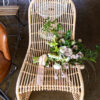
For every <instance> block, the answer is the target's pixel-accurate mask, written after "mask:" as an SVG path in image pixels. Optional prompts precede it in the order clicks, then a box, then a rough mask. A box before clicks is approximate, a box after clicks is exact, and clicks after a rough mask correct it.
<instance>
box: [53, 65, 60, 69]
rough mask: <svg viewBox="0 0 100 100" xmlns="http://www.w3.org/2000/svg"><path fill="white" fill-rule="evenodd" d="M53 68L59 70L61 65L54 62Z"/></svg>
mask: <svg viewBox="0 0 100 100" xmlns="http://www.w3.org/2000/svg"><path fill="white" fill-rule="evenodd" d="M53 68H54V69H56V70H59V69H61V65H60V64H57V63H55V64H54V65H53Z"/></svg>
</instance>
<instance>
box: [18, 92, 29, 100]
mask: <svg viewBox="0 0 100 100" xmlns="http://www.w3.org/2000/svg"><path fill="white" fill-rule="evenodd" d="M30 95H31V92H26V93H22V94H19V95H17V100H29V98H30Z"/></svg>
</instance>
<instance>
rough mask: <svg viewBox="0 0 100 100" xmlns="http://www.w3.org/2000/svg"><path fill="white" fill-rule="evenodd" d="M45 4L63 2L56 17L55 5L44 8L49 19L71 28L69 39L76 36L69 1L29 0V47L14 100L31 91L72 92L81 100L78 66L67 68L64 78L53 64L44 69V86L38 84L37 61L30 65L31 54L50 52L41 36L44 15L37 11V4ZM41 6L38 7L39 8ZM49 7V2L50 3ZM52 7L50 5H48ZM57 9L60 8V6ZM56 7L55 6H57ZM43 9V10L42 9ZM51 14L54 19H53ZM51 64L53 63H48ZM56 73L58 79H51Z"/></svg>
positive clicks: (72, 11)
mask: <svg viewBox="0 0 100 100" xmlns="http://www.w3.org/2000/svg"><path fill="white" fill-rule="evenodd" d="M45 4H46V5H48V4H54V5H56V6H57V5H63V6H65V8H63V10H62V11H63V12H60V13H61V14H60V16H57V15H56V14H57V13H56V11H57V10H55V9H56V8H55V7H54V8H53V9H51V8H48V9H46V10H47V11H46V12H47V13H48V12H49V11H50V10H52V11H50V12H52V13H49V14H50V15H49V16H51V20H54V19H55V18H57V22H58V23H59V22H60V23H62V25H63V28H64V31H67V30H71V32H72V39H75V22H76V9H75V5H74V3H73V2H72V0H32V2H31V3H30V6H29V11H28V15H29V16H28V19H29V47H28V50H27V53H26V57H25V59H24V62H23V65H22V68H21V71H20V73H19V76H18V80H17V85H16V95H17V100H29V97H30V94H31V92H32V91H43V90H46V91H66V92H70V93H72V95H73V98H74V100H83V98H84V84H83V78H82V75H81V69H80V66H79V65H76V66H74V67H70V68H69V69H66V71H65V73H66V78H61V76H60V74H61V73H62V69H61V70H55V69H54V68H53V67H50V68H46V67H45V68H44V79H43V85H37V84H36V80H37V72H38V64H33V60H32V58H33V57H34V56H41V55H42V54H46V53H48V52H49V46H48V45H47V42H48V41H47V40H46V39H43V38H41V37H40V32H41V31H40V30H41V27H43V19H44V18H45V16H44V15H42V13H41V12H40V10H39V9H40V8H41V7H40V6H41V5H42V6H43V5H45ZM39 7H40V8H39ZM49 7H50V5H49ZM51 7H52V6H51ZM58 7H60V8H59V9H62V8H61V7H62V6H58ZM57 9H58V8H57ZM43 10H44V9H43ZM52 17H53V18H52ZM50 66H52V63H51V64H50ZM55 72H56V73H59V76H58V80H55V79H54V73H55Z"/></svg>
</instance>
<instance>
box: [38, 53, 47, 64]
mask: <svg viewBox="0 0 100 100" xmlns="http://www.w3.org/2000/svg"><path fill="white" fill-rule="evenodd" d="M47 58H48V57H47V55H46V54H44V55H42V56H40V58H39V65H43V66H45V64H46V61H47Z"/></svg>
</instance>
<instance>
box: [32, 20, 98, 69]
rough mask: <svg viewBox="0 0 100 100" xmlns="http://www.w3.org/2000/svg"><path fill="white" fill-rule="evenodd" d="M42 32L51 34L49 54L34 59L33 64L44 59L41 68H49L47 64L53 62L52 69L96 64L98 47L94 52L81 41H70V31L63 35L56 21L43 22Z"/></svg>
mask: <svg viewBox="0 0 100 100" xmlns="http://www.w3.org/2000/svg"><path fill="white" fill-rule="evenodd" d="M42 30H43V31H45V32H46V33H52V34H53V36H52V39H51V40H50V41H48V43H47V44H48V45H49V46H50V52H49V53H48V54H44V55H42V56H41V57H34V58H33V63H39V64H40V61H41V59H42V58H43V57H44V61H43V66H45V67H49V62H53V63H54V65H53V67H54V69H57V70H59V69H61V68H63V69H66V68H69V66H70V65H75V64H79V65H83V63H84V61H91V62H96V58H97V55H98V48H99V47H98V46H96V49H95V51H92V50H89V49H87V48H86V47H84V45H83V44H82V40H81V39H78V40H77V41H76V40H72V39H71V31H70V30H68V31H67V32H65V33H64V29H63V26H62V25H61V24H60V23H57V20H54V21H50V19H49V18H47V19H45V20H44V26H43V29H42Z"/></svg>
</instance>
